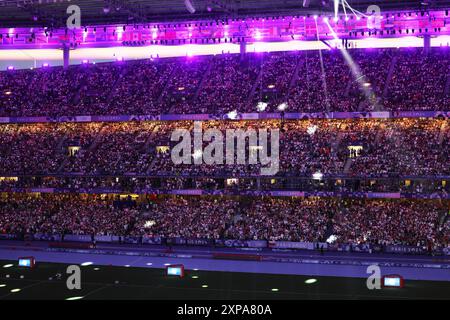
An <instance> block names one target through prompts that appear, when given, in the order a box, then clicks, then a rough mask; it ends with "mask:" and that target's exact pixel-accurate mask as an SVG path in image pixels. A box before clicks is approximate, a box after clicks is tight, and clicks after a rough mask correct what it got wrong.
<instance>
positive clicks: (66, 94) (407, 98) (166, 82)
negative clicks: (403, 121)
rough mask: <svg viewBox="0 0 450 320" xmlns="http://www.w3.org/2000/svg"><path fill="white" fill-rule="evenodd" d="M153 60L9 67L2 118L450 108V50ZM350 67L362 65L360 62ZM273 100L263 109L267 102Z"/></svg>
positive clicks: (0, 91) (1, 90)
mask: <svg viewBox="0 0 450 320" xmlns="http://www.w3.org/2000/svg"><path fill="white" fill-rule="evenodd" d="M348 54H349V55H350V57H351V59H352V61H347V60H346V59H345V58H344V57H343V55H342V54H341V51H340V50H338V49H335V50H323V51H321V52H319V51H300V52H277V53H251V54H248V55H247V57H245V58H243V59H241V57H240V56H239V55H230V54H223V55H216V56H210V57H186V58H168V59H159V58H158V59H149V60H142V61H129V62H125V61H123V62H114V63H101V64H96V65H92V64H91V65H80V66H71V67H70V68H69V69H68V70H63V69H62V68H61V67H57V68H52V67H47V68H42V69H35V70H9V71H4V72H0V97H1V99H0V116H63V115H66V116H74V115H123V114H147V115H158V114H165V113H179V114H183V113H211V114H220V115H223V114H226V113H228V112H231V111H234V110H236V111H237V112H241V113H242V112H278V111H279V110H278V106H279V105H280V104H282V103H285V104H286V105H287V107H285V109H286V110H285V111H286V112H324V111H372V110H376V111H377V110H391V111H397V110H446V111H448V110H449V106H450V100H449V99H450V98H449V92H448V91H449V85H448V81H449V80H448V79H449V78H448V74H449V73H450V72H449V70H450V59H449V57H448V54H447V52H446V50H445V49H444V48H442V49H441V48H433V49H432V50H431V52H430V53H429V54H427V55H426V54H424V53H423V49H412V48H410V49H372V50H360V49H355V50H348ZM350 65H351V66H352V67H350ZM261 101H262V102H266V103H268V105H267V107H266V108H263V109H257V104H258V102H261Z"/></svg>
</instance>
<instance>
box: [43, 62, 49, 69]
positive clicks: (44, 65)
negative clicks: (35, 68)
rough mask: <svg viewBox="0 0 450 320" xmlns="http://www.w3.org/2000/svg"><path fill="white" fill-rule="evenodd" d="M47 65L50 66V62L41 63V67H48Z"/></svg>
mask: <svg viewBox="0 0 450 320" xmlns="http://www.w3.org/2000/svg"><path fill="white" fill-rule="evenodd" d="M49 66H50V64H49V63H47V62H45V63H43V64H42V67H44V68H47V67H49Z"/></svg>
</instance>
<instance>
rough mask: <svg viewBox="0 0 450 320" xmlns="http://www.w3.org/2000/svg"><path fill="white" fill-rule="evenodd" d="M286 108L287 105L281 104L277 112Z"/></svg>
mask: <svg viewBox="0 0 450 320" xmlns="http://www.w3.org/2000/svg"><path fill="white" fill-rule="evenodd" d="M287 107H288V105H287V103H286V102H283V103H281V104H280V105H279V106H278V111H284V110H286V109H287Z"/></svg>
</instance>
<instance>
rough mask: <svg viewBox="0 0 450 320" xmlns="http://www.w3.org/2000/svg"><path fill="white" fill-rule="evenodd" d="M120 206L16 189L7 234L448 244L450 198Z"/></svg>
mask: <svg viewBox="0 0 450 320" xmlns="http://www.w3.org/2000/svg"><path fill="white" fill-rule="evenodd" d="M131 202H132V203H134V204H133V205H130V206H120V205H118V201H112V199H108V198H107V197H104V196H100V195H90V196H87V195H74V194H42V195H36V194H9V195H7V196H5V195H3V196H2V198H1V199H0V203H1V206H0V233H2V234H27V233H31V234H34V233H41V234H42V233H43V234H78V235H117V236H128V235H130V236H149V237H184V238H190V239H198V238H203V239H204V238H208V239H241V240H255V239H257V240H268V241H311V242H313V241H325V240H327V239H326V238H327V237H330V235H334V236H335V241H336V242H337V243H343V244H344V243H353V244H364V243H366V244H383V245H388V244H403V245H414V246H423V245H427V244H428V243H430V242H431V243H432V244H433V245H434V246H441V247H442V246H448V244H449V234H448V233H447V232H446V230H448V224H449V223H450V221H447V222H446V224H444V225H441V221H442V219H440V217H441V216H442V214H446V213H447V211H448V209H449V208H448V205H449V204H448V202H444V203H442V202H439V201H411V200H356V199H353V200H351V199H337V198H328V199H320V198H267V197H264V198H262V197H254V198H245V197H241V198H238V197H232V198H224V197H212V198H211V197H195V196H191V197H179V196H173V197H153V198H149V197H147V198H145V199H141V200H139V199H137V200H136V201H131Z"/></svg>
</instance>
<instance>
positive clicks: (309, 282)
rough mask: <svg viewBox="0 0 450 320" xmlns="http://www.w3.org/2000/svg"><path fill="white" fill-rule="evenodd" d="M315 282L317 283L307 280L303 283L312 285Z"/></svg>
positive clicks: (313, 280)
mask: <svg viewBox="0 0 450 320" xmlns="http://www.w3.org/2000/svg"><path fill="white" fill-rule="evenodd" d="M316 282H317V279H308V280H306V281H305V283H306V284H313V283H316Z"/></svg>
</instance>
